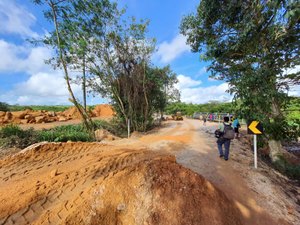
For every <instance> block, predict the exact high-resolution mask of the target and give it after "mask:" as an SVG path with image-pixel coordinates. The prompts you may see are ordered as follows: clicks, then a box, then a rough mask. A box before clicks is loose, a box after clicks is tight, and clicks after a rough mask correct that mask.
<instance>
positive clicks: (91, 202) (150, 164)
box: [0, 120, 300, 225]
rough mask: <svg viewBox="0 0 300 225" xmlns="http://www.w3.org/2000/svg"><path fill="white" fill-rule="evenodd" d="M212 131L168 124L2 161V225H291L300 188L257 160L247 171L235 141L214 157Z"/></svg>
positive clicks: (193, 124) (247, 155)
mask: <svg viewBox="0 0 300 225" xmlns="http://www.w3.org/2000/svg"><path fill="white" fill-rule="evenodd" d="M215 126H216V124H209V123H208V126H206V127H204V126H202V124H201V123H200V122H199V121H198V120H184V121H180V122H177V121H168V122H166V123H164V125H163V128H161V129H157V130H155V131H152V132H150V133H149V134H147V135H135V136H134V137H131V138H130V139H122V140H118V141H113V142H106V143H100V144H99V143H64V144H60V143H57V144H51V143H50V144H44V145H41V146H38V147H33V148H31V149H29V150H26V151H24V152H23V153H19V154H17V155H14V156H9V157H5V158H3V159H1V160H0V203H1V204H0V224H102V225H109V224H126V225H131V224H141V225H142V224H149V225H152V224H153V225H154V224H166V225H167V224H172V225H177V224H178V225H181V224H195V225H196V224H205V225H206V224H228V225H233V224H249V225H250V224H251V225H253V224H257V225H258V224H270V225H271V224H272V225H273V224H275V225H276V224H278V225H279V224H280V225H281V224H295V225H296V224H298V222H299V221H300V213H299V212H300V210H299V205H297V197H298V196H297V189H293V186H291V185H289V183H288V180H287V179H286V178H285V177H283V176H280V175H279V174H277V173H276V172H274V171H272V170H270V169H268V168H267V167H266V166H265V165H264V164H263V163H262V162H259V164H258V165H259V169H258V170H254V169H253V165H252V157H251V156H252V153H251V150H250V149H249V147H248V146H244V145H243V143H242V142H240V141H237V140H234V141H233V143H232V146H231V157H230V160H229V161H224V160H222V159H220V158H219V157H218V153H217V148H216V143H215V141H216V140H215V138H214V137H213V136H212V135H211V134H210V133H211V132H212V131H213V130H214V129H215V128H214V127H215ZM175 160H176V162H177V163H175ZM178 164H181V165H182V166H184V167H186V168H189V169H190V170H188V169H185V168H183V167H182V166H180V165H178ZM197 174H199V175H197ZM204 178H205V179H206V180H205V179H204ZM278 180H280V183H279V182H278ZM276 182H277V183H276ZM281 185H282V186H283V185H284V187H285V189H282V186H281ZM289 188H290V191H291V192H286V190H287V189H289ZM291 193H294V195H292V194H291ZM295 193H296V194H295ZM298 194H300V193H298ZM295 196H296V197H295ZM294 197H295V198H294ZM224 210H225V211H224Z"/></svg>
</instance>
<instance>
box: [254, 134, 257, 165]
mask: <svg viewBox="0 0 300 225" xmlns="http://www.w3.org/2000/svg"><path fill="white" fill-rule="evenodd" d="M253 143H254V168H255V169H257V136H256V134H254V135H253Z"/></svg>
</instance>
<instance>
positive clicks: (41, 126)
mask: <svg viewBox="0 0 300 225" xmlns="http://www.w3.org/2000/svg"><path fill="white" fill-rule="evenodd" d="M110 119H111V117H93V118H92V120H110ZM80 123H82V120H81V119H73V120H68V121H62V122H60V121H56V122H52V123H39V124H19V125H18V126H20V127H21V128H22V129H29V128H34V129H35V130H42V129H51V128H54V127H57V126H63V125H73V124H80Z"/></svg>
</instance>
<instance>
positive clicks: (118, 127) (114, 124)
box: [94, 118, 127, 137]
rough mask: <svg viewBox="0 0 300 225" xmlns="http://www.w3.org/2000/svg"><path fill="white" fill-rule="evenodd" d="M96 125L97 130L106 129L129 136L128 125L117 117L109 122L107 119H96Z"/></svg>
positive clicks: (119, 135) (120, 135)
mask: <svg viewBox="0 0 300 225" xmlns="http://www.w3.org/2000/svg"><path fill="white" fill-rule="evenodd" d="M94 125H95V130H97V129H105V130H107V131H109V132H110V133H112V134H114V135H116V136H118V137H127V127H125V126H124V125H123V123H122V122H120V121H119V120H118V119H117V118H113V119H112V120H110V121H109V122H107V121H105V120H94Z"/></svg>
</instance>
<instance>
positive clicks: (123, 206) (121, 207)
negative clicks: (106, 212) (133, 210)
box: [117, 203, 126, 211]
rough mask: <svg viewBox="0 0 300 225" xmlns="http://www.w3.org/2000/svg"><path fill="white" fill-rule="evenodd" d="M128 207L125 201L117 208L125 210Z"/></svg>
mask: <svg viewBox="0 0 300 225" xmlns="http://www.w3.org/2000/svg"><path fill="white" fill-rule="evenodd" d="M125 208H126V205H125V204H124V203H120V204H119V205H118V206H117V210H118V211H123V210H125Z"/></svg>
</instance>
